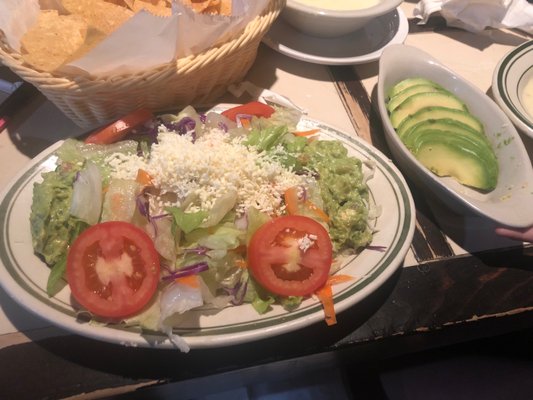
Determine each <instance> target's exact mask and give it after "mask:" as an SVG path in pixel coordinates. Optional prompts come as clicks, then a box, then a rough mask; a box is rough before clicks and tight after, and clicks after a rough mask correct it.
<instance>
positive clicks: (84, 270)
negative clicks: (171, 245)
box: [67, 221, 159, 318]
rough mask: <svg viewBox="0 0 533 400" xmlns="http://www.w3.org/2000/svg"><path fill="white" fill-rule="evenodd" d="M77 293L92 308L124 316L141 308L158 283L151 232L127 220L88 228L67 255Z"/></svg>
mask: <svg viewBox="0 0 533 400" xmlns="http://www.w3.org/2000/svg"><path fill="white" fill-rule="evenodd" d="M67 280H68V283H69V286H70V289H71V292H72V296H73V297H74V298H75V299H76V301H78V302H79V303H80V304H81V305H82V306H83V307H85V308H86V309H87V310H88V311H90V312H91V313H93V314H95V315H98V316H100V317H106V318H123V317H127V316H130V315H133V314H135V313H136V312H138V311H140V310H141V309H142V308H143V307H144V306H145V305H146V304H147V303H148V302H149V301H150V299H151V298H152V296H153V295H154V293H155V291H156V289H157V284H158V282H159V256H158V254H157V251H156V249H155V247H154V244H153V242H152V240H151V239H150V237H149V236H148V235H147V234H146V233H145V232H144V231H143V230H142V229H140V228H138V227H137V226H135V225H133V224H130V223H128V222H122V221H109V222H102V223H100V224H96V225H93V226H91V227H89V228H87V229H86V230H84V231H83V232H82V233H81V234H80V235H79V236H78V237H77V238H76V240H75V241H74V243H72V245H71V247H70V249H69V253H68V256H67Z"/></svg>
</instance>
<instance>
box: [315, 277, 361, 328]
mask: <svg viewBox="0 0 533 400" xmlns="http://www.w3.org/2000/svg"><path fill="white" fill-rule="evenodd" d="M352 279H355V278H354V277H353V276H350V275H332V276H330V277H329V278H328V280H327V281H326V283H325V285H324V286H322V287H321V288H320V289H318V290H317V291H316V293H315V294H316V295H317V297H318V299H319V300H320V302H321V303H322V307H323V308H324V318H325V320H326V324H328V326H331V325H335V324H336V323H337V316H336V315H335V305H334V303H333V291H332V290H331V287H332V286H333V285H336V284H337V283H343V282H348V281H350V280H352Z"/></svg>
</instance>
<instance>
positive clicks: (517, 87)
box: [492, 40, 533, 139]
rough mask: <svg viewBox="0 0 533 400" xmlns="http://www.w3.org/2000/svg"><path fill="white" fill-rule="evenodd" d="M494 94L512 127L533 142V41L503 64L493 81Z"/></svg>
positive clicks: (503, 59) (506, 57)
mask: <svg viewBox="0 0 533 400" xmlns="http://www.w3.org/2000/svg"><path fill="white" fill-rule="evenodd" d="M492 93H493V95H494V99H495V100H496V102H497V103H498V105H499V106H500V107H501V108H502V110H503V111H504V112H505V114H507V116H508V117H509V119H510V120H511V121H512V122H513V124H515V126H516V127H517V128H518V129H519V130H520V131H522V132H524V133H525V134H526V135H527V136H529V137H530V138H532V139H533V40H530V41H528V42H525V43H523V44H521V45H520V46H517V47H516V48H515V49H513V50H511V51H510V52H509V53H507V54H506V55H505V57H503V58H502V59H501V60H500V62H499V63H498V65H497V66H496V69H495V70H494V75H493V77H492Z"/></svg>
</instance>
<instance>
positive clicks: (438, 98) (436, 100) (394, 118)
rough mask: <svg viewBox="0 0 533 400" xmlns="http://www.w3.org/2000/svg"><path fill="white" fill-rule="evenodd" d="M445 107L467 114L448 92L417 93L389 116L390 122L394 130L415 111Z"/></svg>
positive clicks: (461, 103) (465, 108)
mask: <svg viewBox="0 0 533 400" xmlns="http://www.w3.org/2000/svg"><path fill="white" fill-rule="evenodd" d="M434 106H440V107H447V108H453V109H456V110H461V111H465V112H468V108H467V107H466V105H465V104H464V103H463V102H462V101H461V100H459V99H458V98H457V97H455V96H454V95H453V94H451V93H449V92H442V91H439V92H427V93H417V94H413V95H412V96H410V97H408V98H407V99H405V100H404V101H403V102H402V103H401V104H400V105H399V106H398V107H396V109H395V110H394V111H393V112H392V113H391V114H390V120H391V123H392V126H393V127H394V129H396V128H398V126H399V125H400V124H401V123H402V121H403V120H405V119H406V118H408V117H409V116H410V115H413V114H414V113H416V112H417V111H419V110H421V109H423V108H426V107H434Z"/></svg>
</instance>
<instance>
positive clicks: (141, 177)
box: [135, 168, 154, 186]
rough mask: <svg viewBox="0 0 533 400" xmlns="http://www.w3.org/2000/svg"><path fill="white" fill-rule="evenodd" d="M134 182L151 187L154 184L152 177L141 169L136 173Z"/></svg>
mask: <svg viewBox="0 0 533 400" xmlns="http://www.w3.org/2000/svg"><path fill="white" fill-rule="evenodd" d="M135 180H136V181H137V182H138V183H140V184H141V185H142V186H153V185H154V182H153V180H152V176H151V175H150V174H149V173H148V172H147V171H145V170H144V169H142V168H139V170H138V171H137V178H135Z"/></svg>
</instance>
